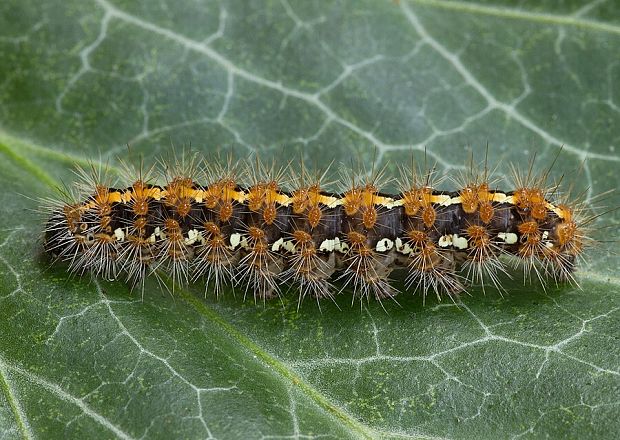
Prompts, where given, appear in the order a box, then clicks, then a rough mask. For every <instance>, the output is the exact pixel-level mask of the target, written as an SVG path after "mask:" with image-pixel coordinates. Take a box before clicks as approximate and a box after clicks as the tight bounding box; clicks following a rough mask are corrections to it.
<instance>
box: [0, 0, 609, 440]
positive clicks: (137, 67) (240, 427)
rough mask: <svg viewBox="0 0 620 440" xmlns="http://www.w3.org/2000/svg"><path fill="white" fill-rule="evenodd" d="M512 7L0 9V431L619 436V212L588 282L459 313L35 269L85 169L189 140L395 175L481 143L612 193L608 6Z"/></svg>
mask: <svg viewBox="0 0 620 440" xmlns="http://www.w3.org/2000/svg"><path fill="white" fill-rule="evenodd" d="M520 3H521V4H522V5H523V8H524V9H513V4H514V2H501V1H500V0H498V1H495V2H491V1H480V2H477V3H473V2H468V3H456V2H449V1H445V2H439V1H436V0H418V1H411V2H409V1H406V0H400V1H393V2H392V1H385V2H379V1H368V2H359V1H343V2H338V3H335V2H308V1H296V2H293V1H290V0H289V1H286V0H282V1H272V2H258V1H257V2H246V1H241V0H240V1H237V2H234V1H222V2H206V1H205V2H173V1H168V2H166V1H161V2H147V1H139V2H136V1H121V0H99V1H82V0H67V1H65V0H62V1H61V0H55V1H46V2H39V1H26V0H8V1H4V2H2V3H1V4H0V60H2V63H1V64H0V127H1V128H0V184H1V185H2V191H1V192H0V206H2V209H1V212H0V313H1V317H0V332H1V333H0V334H1V337H0V389H1V392H0V436H2V437H3V438H16V437H24V438H30V437H38V438H65V437H70V438H113V437H118V438H142V437H148V438H205V437H215V438H263V437H293V438H299V437H303V438H314V437H319V436H327V437H332V438H377V437H387V438H395V437H447V438H498V437H502V438H503V437H512V436H515V437H519V436H523V437H546V436H548V437H552V438H563V437H570V438H588V437H596V438H615V436H616V435H617V433H618V432H619V431H620V417H619V415H620V411H619V405H620V401H619V400H618V396H619V395H620V367H619V365H620V344H619V340H620V295H619V293H620V279H618V276H617V272H616V271H617V268H618V267H619V259H618V256H617V253H616V252H614V247H615V246H616V245H617V243H616V242H615V241H614V240H617V230H618V220H619V218H620V216H619V215H618V213H617V212H612V213H608V214H606V215H604V216H602V217H601V218H600V219H599V220H598V221H597V227H598V226H600V227H601V229H600V230H599V231H598V232H597V234H598V235H597V237H598V238H600V239H603V240H607V241H611V242H610V243H606V244H603V245H601V246H599V247H598V248H596V249H593V250H591V251H590V252H589V253H588V256H587V261H586V262H585V263H584V264H582V265H581V266H580V268H579V272H578V277H579V281H580V283H581V287H582V289H581V290H579V289H574V288H571V287H558V288H555V287H553V288H549V289H547V291H546V292H545V291H542V289H541V287H540V285H538V284H533V285H530V284H527V285H525V286H523V285H522V283H521V280H520V279H519V277H520V275H519V274H518V273H517V274H516V276H515V279H514V280H509V279H506V280H505V285H506V288H507V291H508V293H507V295H504V297H501V296H500V295H498V294H497V293H495V292H489V291H487V294H486V295H483V293H482V292H481V290H480V289H479V288H473V289H472V290H471V296H464V297H463V298H462V303H461V304H459V305H458V306H456V305H454V304H452V303H449V302H448V303H446V302H443V303H439V302H438V301H437V300H436V299H434V298H430V297H429V298H428V299H427V301H426V304H423V301H422V299H421V296H420V295H412V293H411V292H403V293H402V294H401V295H399V297H398V301H399V304H396V303H394V302H391V301H385V302H384V303H383V304H378V303H376V302H371V303H369V304H364V305H362V307H360V305H359V304H358V303H355V304H353V306H352V307H351V306H350V303H351V295H350V292H348V293H347V292H345V293H343V294H342V295H341V296H340V297H339V298H338V304H337V305H336V304H333V303H331V302H329V301H324V302H322V303H321V304H320V310H319V308H318V307H317V304H315V303H314V302H313V301H305V302H304V303H303V304H302V305H301V307H300V308H299V310H297V300H296V296H295V292H289V294H288V295H287V296H286V297H284V298H283V299H282V301H281V302H279V301H273V302H269V303H267V304H265V305H263V304H254V303H252V302H244V301H243V299H242V298H241V297H240V295H237V296H236V297H233V295H231V294H229V295H226V296H225V297H224V298H223V299H220V300H219V301H218V300H215V299H214V298H213V297H212V296H211V295H209V294H208V293H209V292H207V296H206V298H203V292H204V285H199V284H197V285H195V286H191V288H190V289H181V288H177V289H176V292H175V296H174V297H172V296H171V295H170V294H168V292H167V291H166V290H165V289H163V288H161V287H160V286H158V285H157V283H156V282H154V281H150V282H149V284H148V285H147V289H146V292H145V297H144V300H143V301H142V300H141V298H140V295H139V294H136V293H135V292H134V293H131V292H130V291H129V289H128V288H127V286H126V285H124V284H123V283H121V282H105V281H102V280H90V279H89V278H88V277H84V278H79V277H77V278H75V277H69V276H68V275H67V274H66V272H65V270H64V268H63V267H58V266H51V267H50V265H49V261H48V260H46V259H45V257H44V256H42V250H41V239H40V238H41V230H42V224H43V219H42V218H40V216H39V214H38V213H37V209H38V207H39V202H38V201H37V198H38V197H45V196H51V195H53V194H54V193H53V187H54V186H55V185H57V184H59V183H60V182H70V181H71V180H72V178H73V177H72V172H71V167H72V164H73V163H74V162H77V163H82V164H84V163H86V162H87V161H89V160H95V161H98V160H101V161H103V162H108V163H109V164H110V166H111V167H113V168H114V167H117V166H118V157H119V156H120V157H124V158H127V157H128V156H129V159H130V160H137V158H138V157H139V155H143V156H144V157H145V160H146V162H147V163H152V162H153V161H154V160H155V158H156V157H158V156H159V155H161V154H166V153H170V152H172V151H173V150H174V149H175V148H176V147H175V146H178V147H180V146H185V145H188V144H191V145H192V147H193V148H194V149H195V150H197V151H200V152H204V153H207V152H214V151H218V150H220V151H228V150H229V149H230V148H233V146H234V148H233V149H234V150H235V151H236V153H237V155H238V156H241V157H243V156H245V155H247V154H249V153H250V152H253V151H258V152H259V153H260V155H261V157H264V158H265V159H266V160H272V159H273V160H275V161H276V162H277V163H281V164H285V163H287V162H288V161H289V160H296V159H297V158H299V157H300V156H302V157H304V158H305V160H306V161H307V162H309V163H312V164H315V163H316V164H317V165H318V166H325V165H327V164H328V163H329V162H330V161H331V160H335V161H336V163H340V162H342V163H344V164H345V166H348V165H349V164H350V163H351V161H353V162H354V163H356V162H359V163H361V164H366V165H369V164H370V163H372V161H373V156H374V155H375V154H377V156H378V158H377V159H378V162H380V163H381V164H385V163H388V164H389V165H388V168H387V170H388V173H391V174H396V165H397V164H399V163H402V162H405V161H406V162H408V161H409V160H410V158H411V156H412V155H413V156H414V158H415V159H416V160H418V161H422V160H423V158H424V150H425V149H427V154H428V157H429V160H431V161H435V160H436V161H437V163H438V168H439V170H440V172H441V173H446V174H447V175H450V176H455V175H456V174H457V173H458V172H459V171H460V170H462V169H463V165H464V164H465V163H466V161H467V159H468V157H469V155H470V153H471V151H473V153H474V155H475V156H476V157H477V158H483V157H484V152H485V148H486V147H485V146H486V145H487V144H488V145H489V150H488V155H489V161H490V163H492V164H495V163H497V164H498V168H497V173H496V176H497V178H498V184H499V185H501V186H506V187H507V188H508V187H509V185H510V179H509V177H507V176H509V167H508V165H507V163H508V162H514V163H516V164H517V165H518V166H519V167H525V166H527V163H528V162H529V160H530V158H531V156H532V155H533V154H534V152H538V154H539V157H538V159H537V160H536V168H537V170H538V171H540V170H543V169H545V167H547V166H548V164H550V163H551V162H553V160H554V158H555V157H556V155H557V161H556V163H555V165H554V167H553V170H552V172H551V174H552V178H558V177H559V176H560V175H561V174H563V173H565V174H567V177H566V179H565V180H569V181H571V182H574V185H575V190H574V191H575V192H579V190H580V189H584V191H586V193H585V194H586V197H587V198H588V199H587V200H588V201H592V197H593V196H594V195H596V194H599V193H602V192H604V191H606V190H609V189H614V188H618V187H619V183H620V178H619V176H620V174H619V173H618V171H617V170H618V163H619V162H620V155H619V154H618V152H617V151H615V150H616V147H617V146H618V145H619V142H620V124H619V123H618V121H619V115H620V86H619V85H620V80H619V78H620V63H618V60H617V56H616V55H617V53H618V52H619V51H620V27H619V24H618V23H619V19H620V9H619V8H618V3H617V2H601V1H594V2H592V3H589V4H586V5H583V6H582V5H576V4H575V3H576V2H561V5H558V6H556V2H539V3H538V4H537V6H535V8H534V7H530V6H529V5H528V4H527V3H536V2H520ZM127 144H129V145H131V149H130V153H128V150H127V148H126V145H127ZM171 145H172V146H171ZM560 146H563V149H562V150H561V151H560V152H559V153H558V149H559V147H560ZM375 152H376V153H375ZM578 169H582V170H583V172H582V173H581V174H579V173H578V172H575V170H578ZM444 185H446V186H448V187H449V186H452V183H451V182H450V181H446V182H444ZM614 204H615V205H616V206H617V205H618V201H617V198H616V199H613V198H612V199H611V200H608V201H606V202H603V205H608V206H611V207H613V206H614ZM603 210H604V209H603V208H600V209H599V212H601V211H603ZM401 282H402V280H401ZM400 287H401V288H402V286H400ZM402 290H404V288H402ZM338 306H339V307H340V309H341V310H340V309H339V308H338ZM614 433H615V434H614Z"/></svg>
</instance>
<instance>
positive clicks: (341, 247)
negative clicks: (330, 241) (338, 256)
mask: <svg viewBox="0 0 620 440" xmlns="http://www.w3.org/2000/svg"><path fill="white" fill-rule="evenodd" d="M334 241H335V243H334V250H335V251H338V252H340V253H343V254H346V253H347V252H349V248H350V246H349V243H346V242H344V241H340V239H339V238H338V237H336V238H335V239H334Z"/></svg>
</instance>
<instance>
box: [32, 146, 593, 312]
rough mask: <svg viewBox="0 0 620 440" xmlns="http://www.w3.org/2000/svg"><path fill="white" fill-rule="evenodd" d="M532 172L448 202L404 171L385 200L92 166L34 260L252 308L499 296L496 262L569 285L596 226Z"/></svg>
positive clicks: (282, 176)
mask: <svg viewBox="0 0 620 440" xmlns="http://www.w3.org/2000/svg"><path fill="white" fill-rule="evenodd" d="M472 164H473V161H472ZM532 165H533V164H530V167H529V169H528V170H526V171H525V172H520V171H518V170H517V169H516V168H513V170H514V171H513V174H514V182H515V187H514V189H513V190H512V191H509V192H504V191H500V190H497V189H495V188H493V185H494V184H493V182H492V181H491V179H490V177H489V175H488V174H489V173H488V171H487V168H486V161H485V163H484V169H483V170H482V171H481V170H480V167H479V166H476V165H471V167H470V170H469V172H467V173H465V174H464V175H463V176H462V177H461V179H460V180H459V181H458V182H457V183H458V188H457V189H456V190H455V191H450V192H448V191H440V190H437V189H435V188H434V184H435V182H436V179H435V177H436V176H435V174H436V173H435V172H434V170H423V171H422V172H420V171H419V170H417V168H416V167H415V166H414V165H413V164H412V166H411V167H410V168H407V167H403V168H401V170H400V174H401V176H400V178H399V179H397V182H398V186H399V189H400V191H399V192H398V194H393V195H390V194H386V193H383V192H382V184H383V183H384V180H385V179H384V178H383V176H382V174H383V173H381V172H379V173H375V172H371V173H366V175H364V176H362V177H358V176H356V175H355V174H354V173H351V172H345V173H344V174H343V178H342V179H341V184H340V188H338V189H337V191H338V192H330V191H331V190H332V188H331V187H329V186H328V185H325V184H324V176H325V174H322V175H321V174H316V175H315V174H312V173H309V172H308V171H307V170H306V169H305V168H304V167H303V166H302V167H301V170H299V171H293V170H292V169H291V167H290V166H289V167H285V168H276V167H267V166H266V165H265V164H263V163H261V162H260V161H256V162H249V163H241V164H233V163H232V162H231V161H230V160H229V161H228V162H227V163H224V164H220V163H218V162H217V161H208V162H207V161H204V160H202V159H201V158H199V157H198V156H197V155H191V157H185V156H184V157H182V158H180V159H175V160H174V161H173V163H172V164H170V165H169V166H167V165H165V164H163V163H160V164H159V166H158V167H157V168H158V170H156V169H154V168H151V169H149V170H147V171H143V170H139V171H138V172H136V171H135V170H132V169H131V167H129V166H125V172H124V173H123V174H124V175H125V177H124V180H125V183H124V184H123V185H118V184H112V182H111V181H110V178H109V175H107V174H109V173H106V172H105V170H102V169H101V167H99V168H97V167H95V166H92V167H91V169H90V170H84V169H79V170H78V171H77V173H76V174H77V176H78V182H77V183H76V184H75V185H74V186H72V187H70V188H69V189H67V190H66V191H65V192H64V194H65V197H63V200H48V203H47V205H48V210H47V212H48V216H47V223H46V228H45V237H44V248H45V250H46V252H47V253H49V254H50V255H52V256H53V257H54V258H56V259H58V260H62V261H66V262H68V265H69V271H70V272H73V273H79V274H82V273H84V272H87V271H90V272H92V273H93V274H94V275H96V276H101V277H104V278H106V279H119V278H123V279H126V280H127V281H128V282H129V283H130V284H131V285H132V287H135V286H136V285H142V286H143V283H144V279H145V278H146V277H147V276H149V275H150V274H155V275H156V276H157V275H158V274H161V273H164V274H168V275H170V276H171V277H172V279H173V282H174V283H182V284H183V283H190V282H193V281H196V280H198V279H201V278H204V279H206V281H207V291H208V290H209V289H210V288H211V287H209V286H212V289H213V291H214V292H215V293H216V295H219V294H220V293H221V292H222V288H223V286H224V284H232V285H234V286H239V285H240V286H243V287H242V288H243V289H244V292H245V295H252V296H253V297H254V299H255V300H256V299H266V298H271V297H275V296H278V295H280V294H281V293H282V286H283V285H296V286H297V287H298V291H299V295H300V300H301V299H302V298H303V297H305V296H312V297H315V298H324V297H332V296H333V295H334V294H335V293H336V292H337V291H339V290H342V289H343V288H346V287H349V288H350V289H352V290H353V292H354V295H355V296H357V297H361V298H369V297H374V298H377V299H382V298H391V297H394V296H395V295H396V294H397V293H398V292H397V291H396V289H395V288H394V287H393V286H392V285H391V283H390V279H389V276H390V273H391V272H392V271H393V270H395V269H399V270H403V271H404V272H405V285H406V287H407V289H408V290H417V291H421V292H422V294H423V295H426V294H427V293H428V292H434V293H435V294H436V295H437V296H438V297H440V298H441V296H442V295H444V294H446V295H448V296H450V297H454V296H456V295H458V294H459V293H460V292H463V291H466V286H467V284H468V283H472V282H473V283H482V285H483V286H484V285H485V284H484V283H486V282H490V283H491V284H492V285H494V286H495V287H496V288H498V289H500V290H501V289H502V286H501V285H500V281H499V278H498V275H500V274H501V273H507V269H508V268H509V267H510V265H509V263H507V262H506V261H505V260H506V258H503V257H504V256H512V257H513V260H515V261H516V262H517V263H522V264H523V267H524V273H525V276H526V278H529V277H531V276H532V275H535V276H536V277H537V278H539V279H540V280H541V281H542V282H543V283H544V282H547V281H548V280H552V281H554V282H556V283H564V282H569V283H575V278H574V271H575V265H576V262H577V260H578V259H579V257H581V256H582V255H583V250H584V248H585V247H587V246H588V245H590V244H591V243H592V241H593V240H592V239H591V238H589V236H588V229H589V225H590V224H591V222H592V220H593V219H594V218H595V216H589V217H587V216H586V215H585V211H584V206H583V204H582V203H580V202H578V201H577V202H574V201H570V200H569V196H568V195H564V196H563V197H559V196H558V194H559V191H558V186H557V185H550V184H548V183H547V176H548V171H547V172H545V173H543V174H542V175H539V176H535V175H534V173H533V172H532ZM156 175H157V177H156V178H155V177H154V176H156ZM514 257H516V258H514ZM333 280H339V281H340V284H341V285H342V286H343V287H342V288H340V289H336V288H335V287H334V286H333V284H332V281H333ZM205 293H206V292H205Z"/></svg>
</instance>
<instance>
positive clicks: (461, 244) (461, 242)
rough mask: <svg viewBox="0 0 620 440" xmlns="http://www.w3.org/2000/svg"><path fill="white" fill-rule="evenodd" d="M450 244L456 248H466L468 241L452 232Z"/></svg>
mask: <svg viewBox="0 0 620 440" xmlns="http://www.w3.org/2000/svg"><path fill="white" fill-rule="evenodd" d="M452 245H453V246H454V247H455V248H457V249H467V246H468V242H467V239H466V238H465V237H459V235H458V234H453V235H452Z"/></svg>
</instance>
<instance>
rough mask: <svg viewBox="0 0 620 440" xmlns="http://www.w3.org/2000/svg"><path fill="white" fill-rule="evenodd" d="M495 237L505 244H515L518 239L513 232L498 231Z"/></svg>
mask: <svg viewBox="0 0 620 440" xmlns="http://www.w3.org/2000/svg"><path fill="white" fill-rule="evenodd" d="M497 238H499V239H500V240H502V241H503V242H504V243H506V244H515V243H516V242H517V241H518V240H519V237H518V236H517V234H515V233H514V232H500V233H499V234H497Z"/></svg>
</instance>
